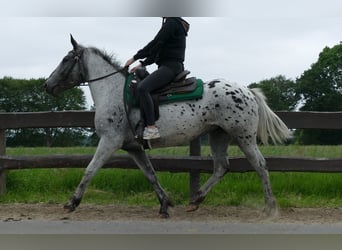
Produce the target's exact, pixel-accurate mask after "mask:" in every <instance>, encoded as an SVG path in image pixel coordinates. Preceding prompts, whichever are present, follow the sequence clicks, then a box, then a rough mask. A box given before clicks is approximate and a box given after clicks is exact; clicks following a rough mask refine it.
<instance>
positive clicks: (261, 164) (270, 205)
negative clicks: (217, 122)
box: [237, 137, 277, 216]
mask: <svg viewBox="0 0 342 250" xmlns="http://www.w3.org/2000/svg"><path fill="white" fill-rule="evenodd" d="M241 138H242V137H238V138H237V142H238V145H239V147H240V148H241V150H242V151H243V152H244V154H245V155H246V157H247V159H248V161H249V163H250V164H251V165H252V166H253V168H254V169H255V170H256V172H257V174H258V176H259V177H260V180H261V183H262V187H263V191H264V197H265V210H264V212H265V214H266V215H267V216H276V215H277V204H276V199H275V197H274V195H273V192H272V188H271V182H270V177H269V173H268V170H267V168H266V161H265V158H264V157H263V156H262V154H261V152H260V150H259V148H258V146H257V144H256V139H255V140H254V142H251V141H249V142H246V141H244V140H243V139H241Z"/></svg>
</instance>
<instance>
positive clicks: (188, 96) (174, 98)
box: [124, 74, 203, 107]
mask: <svg viewBox="0 0 342 250" xmlns="http://www.w3.org/2000/svg"><path fill="white" fill-rule="evenodd" d="M133 78H134V74H129V75H128V77H127V78H126V82H125V88H124V91H125V92H124V95H125V101H126V105H127V104H128V103H131V104H132V106H133V107H137V103H138V102H137V100H136V99H135V98H134V96H132V94H131V92H132V91H131V90H130V83H131V82H132V80H133ZM196 85H197V87H196V89H195V90H194V91H192V92H188V93H171V94H168V95H165V96H160V97H159V104H166V103H171V102H180V101H187V100H194V99H200V98H202V96H203V81H202V80H201V79H196Z"/></svg>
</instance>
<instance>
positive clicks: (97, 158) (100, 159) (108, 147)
mask: <svg viewBox="0 0 342 250" xmlns="http://www.w3.org/2000/svg"><path fill="white" fill-rule="evenodd" d="M115 141H117V140H115V139H113V138H111V137H107V136H102V137H101V139H100V142H99V145H98V147H97V149H96V152H95V155H94V157H93V159H92V160H91V162H90V163H89V165H88V166H87V168H86V170H85V173H84V175H83V178H82V180H81V182H80V184H79V185H78V187H77V188H76V190H75V192H74V194H73V195H72V196H71V198H70V200H69V202H68V203H67V204H65V206H64V208H65V209H66V210H68V211H69V212H72V211H74V210H75V209H76V207H77V206H78V205H79V204H80V203H81V200H82V197H83V194H84V192H85V189H86V187H87V185H88V183H89V182H90V181H91V179H92V178H93V177H94V176H95V174H96V172H97V171H98V170H99V169H100V168H101V167H102V166H103V165H104V164H105V163H106V161H107V160H108V159H109V158H110V156H111V155H112V153H113V152H114V151H116V150H117V149H118V148H119V145H117V143H115Z"/></svg>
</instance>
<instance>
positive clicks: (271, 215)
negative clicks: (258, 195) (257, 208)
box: [263, 207, 279, 219]
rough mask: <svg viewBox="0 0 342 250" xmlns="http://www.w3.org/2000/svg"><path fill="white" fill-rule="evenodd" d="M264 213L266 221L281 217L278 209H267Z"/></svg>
mask: <svg viewBox="0 0 342 250" xmlns="http://www.w3.org/2000/svg"><path fill="white" fill-rule="evenodd" d="M263 212H264V216H265V218H266V219H275V218H277V217H278V215H279V212H278V209H277V207H271V208H265V209H264V211H263Z"/></svg>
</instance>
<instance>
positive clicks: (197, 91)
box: [124, 67, 203, 148]
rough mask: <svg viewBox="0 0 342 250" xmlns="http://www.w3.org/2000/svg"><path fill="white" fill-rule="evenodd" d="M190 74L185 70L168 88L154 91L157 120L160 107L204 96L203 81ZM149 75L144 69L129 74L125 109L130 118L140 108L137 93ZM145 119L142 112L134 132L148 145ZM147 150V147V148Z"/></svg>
mask: <svg viewBox="0 0 342 250" xmlns="http://www.w3.org/2000/svg"><path fill="white" fill-rule="evenodd" d="M189 74H190V71H188V70H185V71H183V72H181V73H180V74H178V75H177V76H176V77H175V79H174V80H173V81H172V82H171V83H170V84H168V85H167V86H165V87H163V88H161V89H158V90H156V91H153V92H152V93H151V94H152V98H153V102H154V112H155V119H156V120H158V119H159V105H162V104H165V103H170V102H177V101H184V100H192V99H200V98H202V95H203V81H202V80H201V79H197V78H196V77H190V78H187V76H188V75H189ZM148 75H149V73H148V72H147V70H146V69H145V68H143V67H141V68H139V69H137V70H136V71H135V73H134V74H129V75H128V77H127V79H126V83H125V89H124V101H125V109H126V113H127V115H128V116H129V113H130V111H131V109H132V107H137V108H138V107H139V96H138V93H137V86H138V84H139V82H140V81H142V80H143V79H144V78H146V77H147V76H148ZM144 121H145V118H144V114H143V112H141V118H140V121H139V122H138V124H137V125H136V126H135V128H134V129H133V126H132V125H130V126H131V129H132V131H133V132H134V133H135V136H136V138H137V140H138V141H140V143H141V144H143V145H144V144H146V142H144V140H142V132H143V129H144V127H145V122H144ZM145 148H146V147H145Z"/></svg>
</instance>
